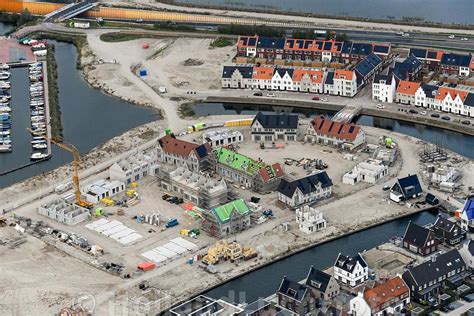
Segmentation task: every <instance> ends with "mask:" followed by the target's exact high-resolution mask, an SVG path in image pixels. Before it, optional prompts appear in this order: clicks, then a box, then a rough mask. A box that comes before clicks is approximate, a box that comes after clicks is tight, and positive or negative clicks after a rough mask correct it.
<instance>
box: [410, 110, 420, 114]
mask: <svg viewBox="0 0 474 316" xmlns="http://www.w3.org/2000/svg"><path fill="white" fill-rule="evenodd" d="M409 112H410V113H411V114H418V111H417V110H413V109H410V111H409Z"/></svg>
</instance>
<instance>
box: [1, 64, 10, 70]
mask: <svg viewBox="0 0 474 316" xmlns="http://www.w3.org/2000/svg"><path fill="white" fill-rule="evenodd" d="M8 69H10V66H8V65H7V64H0V70H8Z"/></svg>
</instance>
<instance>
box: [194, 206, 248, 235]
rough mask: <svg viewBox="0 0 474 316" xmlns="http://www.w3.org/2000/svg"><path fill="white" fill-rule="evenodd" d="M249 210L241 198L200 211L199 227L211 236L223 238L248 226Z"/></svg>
mask: <svg viewBox="0 0 474 316" xmlns="http://www.w3.org/2000/svg"><path fill="white" fill-rule="evenodd" d="M250 214H251V211H250V209H249V207H248V205H247V204H246V203H245V202H244V200H242V199H238V200H235V201H232V202H229V203H227V204H224V205H221V206H219V207H216V208H213V209H210V210H209V211H205V212H202V220H201V228H202V230H204V231H205V232H207V233H208V234H209V235H210V236H212V237H217V238H225V237H227V236H229V235H232V234H236V233H238V232H241V231H244V230H246V229H248V228H249V227H250Z"/></svg>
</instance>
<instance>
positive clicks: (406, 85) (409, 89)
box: [397, 81, 421, 95]
mask: <svg viewBox="0 0 474 316" xmlns="http://www.w3.org/2000/svg"><path fill="white" fill-rule="evenodd" d="M420 85H421V84H420V83H419V82H411V81H400V83H399V84H398V88H397V92H398V93H403V94H410V95H415V92H416V90H418V88H419V87H420Z"/></svg>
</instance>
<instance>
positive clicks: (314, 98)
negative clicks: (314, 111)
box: [311, 96, 320, 101]
mask: <svg viewBox="0 0 474 316" xmlns="http://www.w3.org/2000/svg"><path fill="white" fill-rule="evenodd" d="M311 100H313V101H319V100H320V99H319V97H318V96H315V97H312V98H311Z"/></svg>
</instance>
